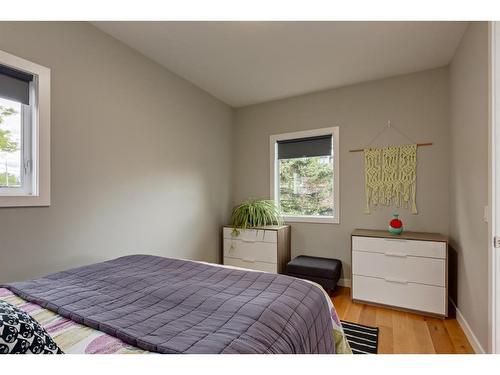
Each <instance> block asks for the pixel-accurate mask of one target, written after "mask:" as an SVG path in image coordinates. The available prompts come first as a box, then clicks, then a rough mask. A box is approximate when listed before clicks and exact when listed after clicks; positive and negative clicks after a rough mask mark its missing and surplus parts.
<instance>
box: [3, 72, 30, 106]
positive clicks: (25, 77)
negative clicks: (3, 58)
mask: <svg viewBox="0 0 500 375" xmlns="http://www.w3.org/2000/svg"><path fill="white" fill-rule="evenodd" d="M31 81H33V75H32V74H28V73H24V72H21V71H20V70H16V69H13V68H9V67H8V66H5V65H0V97H2V98H5V99H9V100H14V101H16V102H20V103H23V104H28V105H29V104H30V82H31Z"/></svg>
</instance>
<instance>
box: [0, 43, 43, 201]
mask: <svg viewBox="0 0 500 375" xmlns="http://www.w3.org/2000/svg"><path fill="white" fill-rule="evenodd" d="M49 111H50V70H49V69H47V68H45V67H42V66H40V65H37V64H34V63H31V62H29V61H27V60H24V59H21V58H19V57H16V56H13V55H10V54H8V53H6V52H3V51H0V207H13V206H46V205H49V204H50V184H49V182H50V149H49V145H50V142H49V135H50V113H49Z"/></svg>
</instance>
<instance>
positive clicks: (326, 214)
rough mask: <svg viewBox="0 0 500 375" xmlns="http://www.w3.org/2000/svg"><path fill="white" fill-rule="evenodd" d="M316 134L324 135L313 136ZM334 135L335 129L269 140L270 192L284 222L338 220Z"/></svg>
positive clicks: (274, 137) (300, 133)
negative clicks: (271, 154) (272, 153)
mask: <svg viewBox="0 0 500 375" xmlns="http://www.w3.org/2000/svg"><path fill="white" fill-rule="evenodd" d="M318 132H320V133H324V134H317V135H316V134H315V133H318ZM335 133H337V134H338V128H329V129H324V130H320V131H310V132H309V131H306V132H299V133H291V134H281V135H277V136H272V137H271V142H272V146H273V149H274V151H275V152H274V155H273V156H272V157H273V158H274V160H272V161H271V166H272V168H273V175H274V180H273V181H272V185H273V187H272V192H271V193H272V195H273V196H274V199H275V200H276V201H277V203H278V204H279V207H280V208H281V210H282V212H283V214H284V216H285V219H288V220H289V221H313V222H321V221H325V222H335V220H333V219H338V215H337V212H338V207H336V203H335V202H336V199H335V198H336V192H335V190H336V189H335V187H336V184H335V182H336V181H335V177H336V176H335V170H336V165H335V160H336V158H335V154H336V153H335V150H334V145H335V144H337V143H338V139H337V140H335ZM302 134H303V135H305V136H300V135H302ZM308 134H311V135H310V136H307V135H308ZM335 141H337V142H335ZM337 159H338V158H337ZM337 201H338V200H337Z"/></svg>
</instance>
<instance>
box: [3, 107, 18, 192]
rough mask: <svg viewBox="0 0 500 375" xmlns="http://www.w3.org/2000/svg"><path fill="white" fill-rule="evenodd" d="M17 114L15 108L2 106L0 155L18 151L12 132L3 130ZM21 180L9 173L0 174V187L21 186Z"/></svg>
mask: <svg viewBox="0 0 500 375" xmlns="http://www.w3.org/2000/svg"><path fill="white" fill-rule="evenodd" d="M15 114H17V112H16V110H15V109H14V108H9V107H5V106H1V105H0V153H4V152H6V153H12V152H15V151H17V148H18V144H17V142H15V141H13V140H12V137H11V134H10V131H8V130H5V129H2V128H1V126H2V124H3V123H4V121H5V119H6V118H7V117H9V116H12V115H15ZM19 185H20V181H19V178H18V177H17V176H15V175H12V174H10V173H7V172H3V173H0V186H19Z"/></svg>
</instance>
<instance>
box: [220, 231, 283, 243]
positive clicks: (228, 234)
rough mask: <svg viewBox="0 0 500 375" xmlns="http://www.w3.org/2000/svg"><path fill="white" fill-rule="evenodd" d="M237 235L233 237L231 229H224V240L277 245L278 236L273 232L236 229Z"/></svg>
mask: <svg viewBox="0 0 500 375" xmlns="http://www.w3.org/2000/svg"><path fill="white" fill-rule="evenodd" d="M238 231H239V234H238V235H236V236H233V228H224V229H223V233H224V238H227V239H235V240H240V241H245V242H270V243H277V242H278V235H277V232H276V231H275V230H264V229H238Z"/></svg>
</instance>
